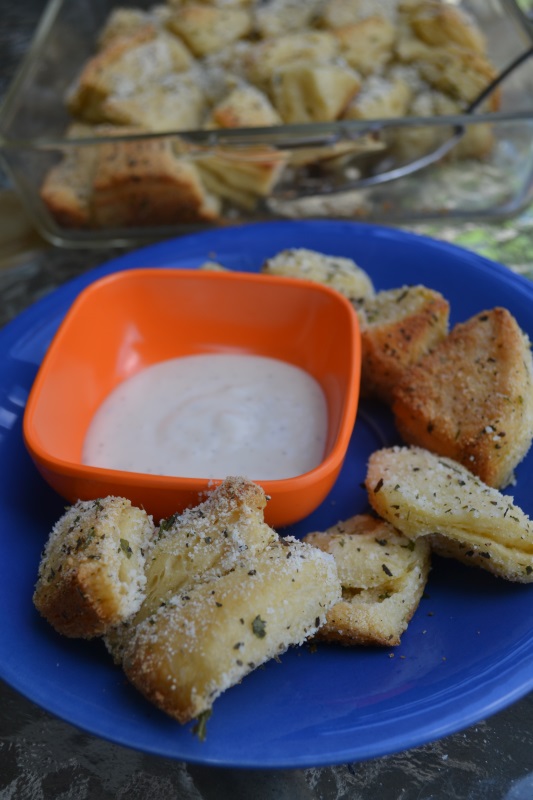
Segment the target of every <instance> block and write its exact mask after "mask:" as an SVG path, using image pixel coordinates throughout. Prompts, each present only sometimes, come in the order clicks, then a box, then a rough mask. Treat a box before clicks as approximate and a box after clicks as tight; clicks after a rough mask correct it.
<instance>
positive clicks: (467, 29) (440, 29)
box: [409, 0, 487, 54]
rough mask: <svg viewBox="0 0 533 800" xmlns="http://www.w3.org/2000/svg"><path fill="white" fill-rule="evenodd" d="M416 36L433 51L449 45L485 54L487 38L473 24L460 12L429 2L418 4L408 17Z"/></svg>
mask: <svg viewBox="0 0 533 800" xmlns="http://www.w3.org/2000/svg"><path fill="white" fill-rule="evenodd" d="M409 21H410V24H411V27H412V29H413V30H414V32H415V33H416V35H417V36H418V37H419V38H420V39H422V41H423V42H425V43H426V44H429V45H430V46H431V47H447V46H448V45H449V44H450V43H454V44H456V45H459V46H460V47H465V48H467V49H468V50H472V51H474V52H476V53H481V54H483V53H485V52H486V49H487V46H486V41H485V37H484V36H483V34H482V33H481V31H480V29H479V28H478V26H477V25H476V24H475V22H474V20H473V19H472V18H471V17H469V16H468V14H466V12H465V11H463V10H462V9H460V8H456V7H454V6H451V5H449V4H448V3H442V2H439V0H428V2H423V3H419V4H418V5H416V6H415V7H414V8H413V9H412V10H411V12H410V14H409Z"/></svg>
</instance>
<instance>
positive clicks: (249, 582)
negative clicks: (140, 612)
mask: <svg viewBox="0 0 533 800" xmlns="http://www.w3.org/2000/svg"><path fill="white" fill-rule="evenodd" d="M340 594H341V591H340V583H339V579H338V576H337V569H336V566H335V561H334V559H333V557H332V556H330V555H328V554H326V553H323V552H321V551H320V550H318V549H317V548H315V547H311V546H310V545H307V544H304V543H302V542H299V541H297V540H296V539H280V540H279V541H278V542H275V543H273V544H271V545H269V546H268V547H267V548H266V549H265V550H262V551H261V552H258V553H256V554H254V555H251V556H250V558H249V559H246V561H245V562H244V563H243V564H242V565H239V566H236V567H235V569H234V570H233V571H231V572H228V573H227V574H226V575H223V576H221V577H219V578H217V579H215V580H213V581H209V582H207V583H202V584H197V585H196V586H194V587H192V588H191V589H188V590H187V591H186V592H182V593H179V594H177V595H175V596H174V597H173V598H171V599H170V600H169V601H168V602H167V603H166V605H165V606H164V607H162V608H160V609H159V611H158V612H157V613H156V614H154V615H153V616H152V617H149V618H148V619H146V620H145V621H144V622H143V623H141V624H140V625H139V626H138V627H137V629H136V631H135V634H134V636H133V638H132V640H131V642H130V643H129V644H128V646H127V648H126V653H125V658H124V664H123V666H124V670H125V672H126V675H127V676H128V678H129V679H130V681H131V682H132V683H133V684H134V686H136V687H137V689H139V690H140V691H141V692H142V694H143V695H144V696H145V697H146V698H147V699H148V700H150V701H151V702H152V703H154V704H155V705H156V706H158V707H159V708H160V709H162V710H163V711H165V712H166V713H167V714H169V715H170V716H171V717H174V718H175V719H177V720H178V721H179V722H182V723H185V722H189V721H190V720H192V719H194V718H195V717H198V716H199V715H200V714H201V713H202V712H204V711H207V710H208V709H210V708H211V706H212V705H213V703H214V701H215V700H216V698H217V697H218V696H219V695H220V694H222V692H224V691H225V690H226V689H229V688H230V687H231V686H234V685H235V684H236V683H238V682H239V681H240V680H241V679H242V678H243V677H244V676H245V675H247V674H248V673H249V672H251V671H252V670H254V669H256V668H257V667H258V666H260V665H261V664H263V663H264V662H265V661H267V660H269V659H271V658H274V657H276V656H278V655H280V654H281V653H283V652H284V651H285V650H287V648H289V647H290V646H291V645H298V644H302V643H303V642H305V641H306V640H307V639H308V638H309V637H311V636H313V635H314V634H315V633H316V631H317V630H318V628H319V627H320V626H321V625H322V624H323V623H324V622H325V620H326V613H327V611H328V610H329V608H330V607H331V606H332V605H333V604H334V603H336V602H337V601H338V600H339V599H340Z"/></svg>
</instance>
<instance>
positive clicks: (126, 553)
mask: <svg viewBox="0 0 533 800" xmlns="http://www.w3.org/2000/svg"><path fill="white" fill-rule="evenodd" d="M153 535H154V524H153V521H152V518H151V517H149V516H148V515H147V514H146V512H145V511H143V510H141V509H139V508H135V507H134V506H132V505H131V503H130V501H129V500H125V499H124V498H122V497H106V498H103V499H98V500H86V501H81V500H80V501H78V502H77V503H76V504H75V505H73V506H71V507H70V508H69V509H68V510H67V511H66V513H65V514H64V515H63V516H62V517H61V519H60V520H59V521H58V522H57V523H56V524H55V525H54V527H53V529H52V532H51V533H50V536H49V538H48V541H47V543H46V546H45V549H44V552H43V555H42V557H41V562H40V565H39V576H38V580H37V584H36V587H35V593H34V595H33V602H34V604H35V607H36V608H37V610H38V611H39V612H40V614H42V616H43V617H44V618H45V619H46V620H47V621H48V622H49V623H50V624H51V625H52V626H53V627H54V628H55V630H56V631H58V632H59V633H62V634H63V635H64V636H70V637H80V638H84V639H90V638H92V637H94V636H101V635H102V634H104V633H105V632H106V631H108V630H109V629H110V628H112V627H113V626H115V625H118V624H119V623H121V622H124V621H125V620H126V619H128V618H129V617H131V616H133V615H134V614H135V613H136V612H137V611H138V609H139V608H140V605H141V603H142V600H143V596H144V586H145V583H146V578H145V575H144V564H145V558H146V553H147V550H148V548H149V547H150V546H151V544H152V539H153Z"/></svg>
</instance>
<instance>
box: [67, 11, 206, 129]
mask: <svg viewBox="0 0 533 800" xmlns="http://www.w3.org/2000/svg"><path fill="white" fill-rule="evenodd" d="M191 63H192V58H191V54H190V52H189V51H188V50H187V48H186V47H185V45H184V44H183V42H181V41H180V40H179V39H178V38H177V37H176V36H172V35H171V34H170V33H167V32H165V31H162V32H159V33H158V32H157V31H156V30H155V28H154V27H153V26H151V25H149V26H147V27H146V28H141V29H140V30H139V31H137V32H136V33H134V34H132V35H131V36H123V37H119V38H118V39H116V40H114V41H112V42H111V44H110V45H109V46H108V47H106V48H105V49H104V50H101V51H100V52H99V53H98V54H97V55H96V56H94V58H92V59H90V60H89V61H88V62H87V64H86V65H85V67H84V69H83V71H82V73H81V75H80V76H79V78H78V79H77V81H76V83H75V85H74V87H73V88H72V89H71V90H70V92H69V94H68V96H67V106H68V109H69V111H70V112H71V113H72V114H73V115H74V116H77V117H79V118H81V119H83V120H86V121H87V122H105V121H106V117H105V115H104V113H103V112H102V104H103V103H104V101H105V100H106V99H107V98H108V97H109V96H110V95H122V96H124V95H131V94H134V93H135V92H136V91H139V89H141V88H145V87H146V86H147V85H149V84H151V83H153V82H154V81H158V80H160V79H161V78H163V77H164V76H166V75H169V74H171V73H173V72H182V71H185V70H187V69H189V68H190V66H191Z"/></svg>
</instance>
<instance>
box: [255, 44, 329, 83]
mask: <svg viewBox="0 0 533 800" xmlns="http://www.w3.org/2000/svg"><path fill="white" fill-rule="evenodd" d="M338 52H339V43H338V41H337V39H336V38H335V36H334V35H333V34H332V33H331V32H330V31H303V32H298V33H288V34H286V35H284V36H278V37H276V38H275V39H265V40H264V41H260V42H258V43H257V44H256V45H255V46H254V47H253V48H251V49H250V50H249V51H248V53H247V54H246V56H245V69H246V75H247V77H248V80H249V81H250V83H253V84H254V85H255V86H257V87H259V88H260V89H263V90H264V91H267V92H270V91H271V89H272V81H273V77H274V76H275V73H276V72H277V70H279V69H280V68H281V67H283V66H286V65H290V64H293V63H295V62H297V61H298V62H308V63H314V64H325V63H330V62H331V61H332V59H334V58H335V57H336V56H337V55H338Z"/></svg>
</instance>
